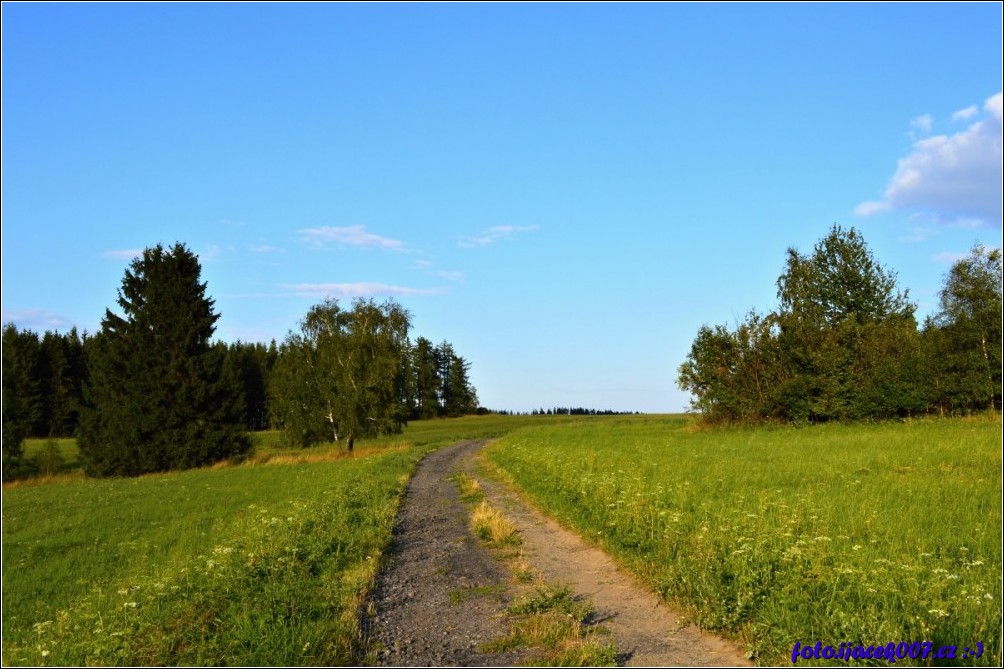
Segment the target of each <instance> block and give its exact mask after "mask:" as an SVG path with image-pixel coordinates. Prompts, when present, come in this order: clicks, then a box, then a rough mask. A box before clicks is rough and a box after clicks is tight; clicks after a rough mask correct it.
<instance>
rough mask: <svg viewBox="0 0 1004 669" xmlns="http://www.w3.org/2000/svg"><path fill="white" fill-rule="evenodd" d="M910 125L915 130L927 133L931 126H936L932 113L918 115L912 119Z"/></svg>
mask: <svg viewBox="0 0 1004 669" xmlns="http://www.w3.org/2000/svg"><path fill="white" fill-rule="evenodd" d="M910 127H911V128H913V129H914V130H920V131H921V132H922V133H924V134H925V135H926V134H928V133H929V132H931V128H932V127H934V119H933V118H931V115H930V114H924V115H923V116H918V117H917V118H915V119H913V120H912V121H910Z"/></svg>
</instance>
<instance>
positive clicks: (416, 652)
mask: <svg viewBox="0 0 1004 669" xmlns="http://www.w3.org/2000/svg"><path fill="white" fill-rule="evenodd" d="M485 444H486V442H484V441H469V442H462V443H459V444H456V445H454V446H450V447H447V448H443V449H439V450H437V451H434V452H433V453H431V454H429V455H428V456H427V457H426V458H425V459H424V460H423V461H422V462H421V463H420V465H419V467H418V469H417V471H416V473H415V476H414V477H413V478H412V480H411V482H410V483H409V485H408V490H407V492H406V494H405V498H404V500H403V502H402V506H401V509H400V511H399V512H398V521H397V526H396V527H395V530H394V535H393V538H392V542H391V547H390V550H389V551H388V553H387V562H386V563H385V565H384V568H383V570H382V571H381V573H380V575H379V576H378V578H377V584H376V588H375V592H374V599H373V613H372V615H371V616H368V617H366V616H364V619H363V628H364V630H365V631H366V632H367V633H368V634H369V637H370V640H371V641H374V642H376V646H377V649H378V650H377V652H376V655H375V658H374V659H375V662H376V663H377V664H378V665H379V666H512V665H515V664H520V663H521V662H522V661H524V660H525V659H527V657H528V653H529V652H532V651H529V650H525V649H523V650H517V651H510V652H505V653H483V652H481V651H480V650H479V649H478V648H479V646H480V645H481V644H484V643H486V642H489V641H493V640H496V639H499V638H501V637H504V636H506V635H507V634H508V633H509V631H510V620H511V618H510V617H509V616H507V614H506V608H507V606H508V605H509V604H510V603H511V602H512V600H513V598H514V597H515V596H517V595H518V594H519V593H520V591H521V590H525V588H520V587H518V586H517V585H516V584H515V583H513V580H512V578H511V576H510V572H509V570H508V568H507V566H506V564H505V563H504V562H502V561H500V560H499V559H498V557H497V554H496V553H495V552H493V551H491V550H489V549H487V548H485V547H484V546H483V545H482V544H481V542H480V541H479V540H478V539H477V538H476V537H475V536H474V535H473V534H472V532H471V530H470V509H469V508H468V507H467V506H466V505H465V504H464V503H463V502H462V501H461V499H460V494H459V492H458V490H457V486H456V484H455V483H454V481H453V480H451V478H450V477H451V476H452V475H453V474H456V473H458V472H463V473H466V474H468V475H472V476H476V477H477V478H478V479H479V481H480V482H481V487H482V490H483V491H484V493H485V496H486V499H487V500H488V502H489V503H490V504H491V505H492V506H494V507H495V508H497V509H498V510H499V511H501V512H502V513H503V514H504V515H505V516H506V517H507V518H509V520H511V521H512V522H513V523H514V524H515V525H516V527H517V528H518V530H519V532H520V535H521V538H522V547H521V548H522V553H523V557H524V558H525V559H527V560H528V561H529V563H530V564H531V565H532V567H533V568H534V569H535V570H536V571H537V572H539V573H540V575H541V576H542V577H543V579H544V580H545V581H546V582H548V583H553V584H567V585H569V586H570V587H571V588H572V590H573V592H574V594H575V595H576V596H580V597H586V598H588V599H589V600H590V601H591V603H592V605H593V608H594V609H595V612H596V615H595V616H593V617H594V619H595V620H598V621H599V622H600V623H601V624H602V627H603V628H605V629H606V630H607V631H608V632H609V633H610V634H611V635H612V637H613V641H614V643H615V645H616V648H617V652H618V654H617V661H618V664H620V665H623V666H686V665H693V666H741V665H748V664H749V661H748V660H747V659H746V657H745V655H744V653H743V652H742V651H741V649H740V648H739V647H738V645H737V644H735V643H733V642H730V641H726V640H723V639H720V638H718V637H716V636H714V635H711V634H708V633H705V632H702V631H700V630H699V629H697V628H696V627H693V626H685V625H683V624H682V623H681V621H680V618H679V616H677V615H676V614H675V613H674V612H673V611H672V610H670V609H669V608H668V607H666V606H665V605H664V604H663V603H662V602H661V601H660V600H659V598H658V597H656V596H655V595H654V594H652V593H650V592H648V591H647V590H646V589H645V588H644V587H642V586H641V585H639V583H638V582H637V581H636V580H635V579H634V578H633V577H632V576H630V575H628V574H626V573H624V572H623V571H621V570H620V569H618V568H617V566H616V565H615V564H614V563H613V561H612V560H611V559H610V557H609V556H607V555H606V554H605V553H604V552H602V551H601V550H599V549H598V548H595V547H593V546H590V545H589V544H587V543H586V542H585V541H583V540H582V538H581V537H579V536H578V535H576V534H575V533H573V532H571V531H569V530H567V529H565V528H563V527H561V526H560V525H558V524H557V523H556V522H554V521H553V520H551V519H549V518H547V517H545V516H543V515H542V514H540V513H539V512H537V511H536V510H535V509H533V508H532V506H531V505H530V504H528V503H527V502H526V501H525V500H524V499H521V497H520V496H519V495H517V494H516V493H514V492H513V491H512V490H510V489H509V488H507V487H506V486H503V485H501V484H499V483H497V482H494V481H492V480H490V479H488V478H486V477H484V476H478V475H477V472H476V469H477V459H476V456H477V454H478V452H479V451H480V450H481V449H482V448H483V447H484V446H485Z"/></svg>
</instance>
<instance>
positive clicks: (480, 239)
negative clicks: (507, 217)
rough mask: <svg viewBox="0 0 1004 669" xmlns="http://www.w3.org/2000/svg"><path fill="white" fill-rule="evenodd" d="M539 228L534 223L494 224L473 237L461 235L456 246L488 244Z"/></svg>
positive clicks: (467, 246) (469, 246)
mask: <svg viewBox="0 0 1004 669" xmlns="http://www.w3.org/2000/svg"><path fill="white" fill-rule="evenodd" d="M539 229H540V228H539V227H538V226H536V225H496V226H493V227H491V228H488V229H487V230H485V231H484V232H482V233H481V234H479V235H475V236H473V237H461V238H460V241H458V242H457V246H460V247H461V248H477V247H480V246H490V245H491V244H494V243H495V242H498V241H502V240H503V239H512V238H513V237H514V236H515V235H516V234H518V233H521V232H536V231H537V230H539Z"/></svg>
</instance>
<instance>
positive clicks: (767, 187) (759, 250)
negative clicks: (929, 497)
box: [0, 3, 1002, 412]
mask: <svg viewBox="0 0 1004 669" xmlns="http://www.w3.org/2000/svg"><path fill="white" fill-rule="evenodd" d="M1001 23H1002V16H1001V5H1000V3H981V4H965V3H950V4H949V3H945V4H895V5H891V4H890V5H886V4H848V5H820V4H810V5H791V4H770V5H747V4H729V5H715V4H682V5H678V4H661V5H652V4H628V3H619V4H588V5H575V4H560V5H551V4H474V5H454V4H429V5H426V4H386V5H385V4H362V5H355V4H312V3H308V4H294V3H282V4H220V5H216V4H198V3H196V4H187V3H186V4H135V5H122V4H119V3H112V4H18V3H14V4H11V3H5V4H4V5H3V21H2V51H3V53H2V56H3V60H2V68H3V72H2V89H3V90H2V94H3V98H2V228H0V229H2V301H3V305H2V308H3V320H4V322H8V321H13V322H14V323H16V324H17V325H19V326H20V327H25V328H32V329H36V330H39V331H43V330H45V329H57V330H60V331H65V330H66V329H68V328H69V327H71V326H73V325H75V326H77V327H78V328H80V329H87V330H89V331H91V332H93V331H95V330H97V329H99V327H100V321H101V318H102V316H103V314H104V310H105V308H106V307H112V306H114V305H115V299H116V293H117V290H118V288H119V286H120V284H121V280H122V277H123V273H124V271H125V269H126V267H127V265H128V263H129V261H130V259H131V258H132V257H133V256H134V255H136V254H137V253H138V252H139V251H140V250H142V249H143V248H144V247H146V246H152V245H154V244H157V243H164V244H172V243H173V242H175V241H182V242H184V243H186V244H187V245H188V246H189V247H190V248H191V249H192V250H193V251H195V252H196V253H198V254H199V256H200V258H201V260H202V266H203V278H204V280H206V281H207V282H208V290H209V293H210V294H211V295H212V296H213V297H214V298H215V300H216V307H217V310H218V311H219V312H220V313H221V314H222V317H221V319H220V321H219V323H218V329H217V336H218V337H219V338H221V339H223V340H226V341H233V340H236V339H242V340H245V341H267V340H269V339H271V338H276V339H281V338H282V337H283V336H284V335H285V334H286V333H287V332H288V331H289V330H290V329H291V328H295V327H297V323H298V321H299V319H300V318H302V317H303V316H304V315H305V313H306V311H307V309H308V308H309V307H310V306H311V305H312V304H315V303H317V302H319V301H320V300H321V299H323V298H324V297H326V296H332V297H338V298H343V299H345V300H350V299H351V298H352V297H354V296H372V297H375V298H377V299H382V298H384V297H393V298H394V299H396V300H397V301H398V302H400V303H401V304H403V305H404V306H405V307H407V308H408V309H409V310H410V311H411V312H412V314H413V323H414V331H413V332H414V334H415V335H421V336H425V337H428V338H429V339H432V340H433V341H437V342H438V341H441V340H443V339H446V340H449V341H450V342H451V343H453V345H454V346H455V348H456V350H457V351H458V353H460V354H461V355H463V356H464V357H466V358H467V359H468V360H469V361H470V362H471V363H472V380H473V382H474V385H475V386H476V387H477V389H478V393H479V396H480V398H481V402H482V404H484V405H486V406H489V407H493V408H500V409H502V408H505V409H515V410H529V409H532V408H535V407H539V406H545V407H550V406H555V405H561V406H568V405H572V406H590V407H596V408H611V409H617V410H639V411H645V412H665V411H680V410H683V409H684V408H685V407H686V406H687V399H688V398H687V396H686V395H685V394H684V393H682V392H681V391H679V390H678V389H677V388H676V383H675V381H676V375H677V371H676V370H677V367H678V366H679V364H680V363H681V362H682V361H683V360H684V358H685V357H686V354H687V352H688V350H689V348H690V344H691V343H692V341H693V338H694V336H695V335H696V333H697V330H698V328H699V327H700V326H701V325H702V324H705V323H708V324H714V323H725V324H730V325H731V324H734V323H735V321H736V320H737V319H739V318H741V317H742V316H743V314H745V313H746V312H747V311H748V310H749V309H751V308H756V309H758V310H761V311H765V310H768V309H771V308H773V307H774V306H775V305H776V295H775V281H776V279H777V277H778V275H779V274H780V273H781V271H782V270H783V265H784V257H785V249H786V248H787V247H789V246H794V247H796V248H798V249H800V250H802V251H803V252H805V251H810V250H811V248H812V246H813V245H814V244H815V243H816V242H817V241H818V240H819V239H820V238H822V237H823V236H824V235H825V234H826V233H827V232H828V231H829V229H830V227H831V226H832V224H834V223H839V224H841V225H843V226H844V227H850V226H854V227H856V228H858V229H859V230H860V231H861V232H862V234H863V235H864V238H865V240H866V241H867V242H868V243H869V245H870V247H871V249H872V251H873V253H874V254H875V256H876V258H877V259H878V260H879V261H880V262H881V263H882V264H883V265H885V266H886V267H887V268H889V269H891V270H894V271H896V272H897V273H898V277H899V285H900V287H902V288H907V289H909V291H910V296H911V298H912V299H913V300H914V301H915V302H916V303H917V304H918V311H919V313H920V314H921V315H924V314H926V313H929V312H930V311H932V310H933V309H934V308H936V305H937V292H938V290H939V288H940V287H941V284H942V279H943V276H944V274H945V272H946V271H947V270H948V268H949V267H950V265H951V262H952V260H953V259H955V258H957V257H960V256H961V255H963V254H965V253H966V252H967V251H968V250H969V249H970V248H971V247H972V246H973V244H974V243H977V242H981V243H984V244H987V245H989V246H996V247H999V246H1000V245H1001V164H1002V153H1001V88H1002V82H1001V79H1002V73H1001V62H1002V36H1001Z"/></svg>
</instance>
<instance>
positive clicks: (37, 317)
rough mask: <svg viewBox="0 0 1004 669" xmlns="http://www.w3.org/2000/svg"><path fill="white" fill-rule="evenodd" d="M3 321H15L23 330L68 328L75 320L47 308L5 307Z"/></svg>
mask: <svg viewBox="0 0 1004 669" xmlns="http://www.w3.org/2000/svg"><path fill="white" fill-rule="evenodd" d="M3 322H4V323H14V324H15V325H16V326H17V327H18V329H21V330H35V331H42V330H68V329H69V328H71V327H73V321H71V320H70V319H69V318H66V317H65V316H61V315H59V314H56V313H53V312H51V311H46V310H45V309H4V310H3Z"/></svg>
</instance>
